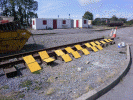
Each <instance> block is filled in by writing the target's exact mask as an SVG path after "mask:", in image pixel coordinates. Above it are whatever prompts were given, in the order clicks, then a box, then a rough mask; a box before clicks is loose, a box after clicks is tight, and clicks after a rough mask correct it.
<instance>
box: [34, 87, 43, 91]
mask: <svg viewBox="0 0 133 100" xmlns="http://www.w3.org/2000/svg"><path fill="white" fill-rule="evenodd" d="M41 88H42V87H40V86H36V87H35V88H34V90H40V89H41Z"/></svg>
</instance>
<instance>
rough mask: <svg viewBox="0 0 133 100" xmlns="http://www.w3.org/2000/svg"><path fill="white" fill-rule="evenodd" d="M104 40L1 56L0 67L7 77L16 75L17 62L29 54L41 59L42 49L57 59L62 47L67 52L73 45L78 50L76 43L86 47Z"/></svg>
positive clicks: (21, 61)
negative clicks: (58, 50)
mask: <svg viewBox="0 0 133 100" xmlns="http://www.w3.org/2000/svg"><path fill="white" fill-rule="evenodd" d="M111 39H112V40H114V39H113V38H111ZM101 40H102V41H104V42H106V41H105V40H104V38H97V39H92V40H87V41H82V42H77V43H72V44H66V45H62V46H58V47H52V48H46V49H40V50H35V51H31V52H25V53H19V54H14V55H10V56H4V57H0V68H3V70H4V72H5V75H6V76H7V77H12V76H15V75H16V74H17V70H16V68H15V67H14V66H15V65H17V64H21V63H23V64H25V61H24V60H23V57H25V56H27V55H32V56H33V57H34V58H35V59H39V60H40V61H41V58H40V56H39V54H38V52H40V51H47V53H48V55H49V56H50V57H54V58H55V59H57V55H56V54H55V52H54V51H55V50H57V49H61V50H62V51H63V52H65V53H67V52H66V50H65V49H64V48H65V47H71V48H72V49H73V50H75V51H76V48H75V47H74V45H77V44H79V45H81V47H83V48H86V46H85V43H89V42H94V41H101ZM114 43H115V42H106V43H105V44H102V43H101V44H100V45H101V46H102V47H106V46H107V45H109V44H114ZM88 50H91V49H90V48H88Z"/></svg>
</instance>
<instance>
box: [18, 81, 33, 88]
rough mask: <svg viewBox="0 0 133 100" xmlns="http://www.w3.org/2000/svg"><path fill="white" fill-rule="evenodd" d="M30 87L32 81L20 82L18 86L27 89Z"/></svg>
mask: <svg viewBox="0 0 133 100" xmlns="http://www.w3.org/2000/svg"><path fill="white" fill-rule="evenodd" d="M31 85H32V81H30V80H26V81H24V82H22V83H21V84H20V85H19V86H20V87H29V86H31Z"/></svg>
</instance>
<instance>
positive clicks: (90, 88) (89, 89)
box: [85, 85, 94, 92]
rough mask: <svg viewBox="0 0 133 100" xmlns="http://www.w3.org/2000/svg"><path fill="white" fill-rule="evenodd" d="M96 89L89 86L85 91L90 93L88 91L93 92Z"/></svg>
mask: <svg viewBox="0 0 133 100" xmlns="http://www.w3.org/2000/svg"><path fill="white" fill-rule="evenodd" d="M93 89H94V88H93V87H92V86H90V85H89V86H87V87H86V88H85V90H86V92H88V91H91V90H93Z"/></svg>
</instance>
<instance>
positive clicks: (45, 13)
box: [36, 0, 133, 20]
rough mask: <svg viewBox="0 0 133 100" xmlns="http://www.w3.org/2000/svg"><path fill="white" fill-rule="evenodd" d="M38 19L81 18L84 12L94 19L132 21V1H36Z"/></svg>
mask: <svg viewBox="0 0 133 100" xmlns="http://www.w3.org/2000/svg"><path fill="white" fill-rule="evenodd" d="M37 1H38V11H36V12H37V14H38V18H58V15H59V18H69V14H70V18H72V19H75V18H82V16H83V15H84V13H85V11H89V12H91V13H93V16H94V19H95V18H97V17H100V18H103V17H104V18H110V17H112V15H116V16H117V17H118V18H119V17H123V18H127V19H128V20H130V19H133V0H37Z"/></svg>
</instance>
